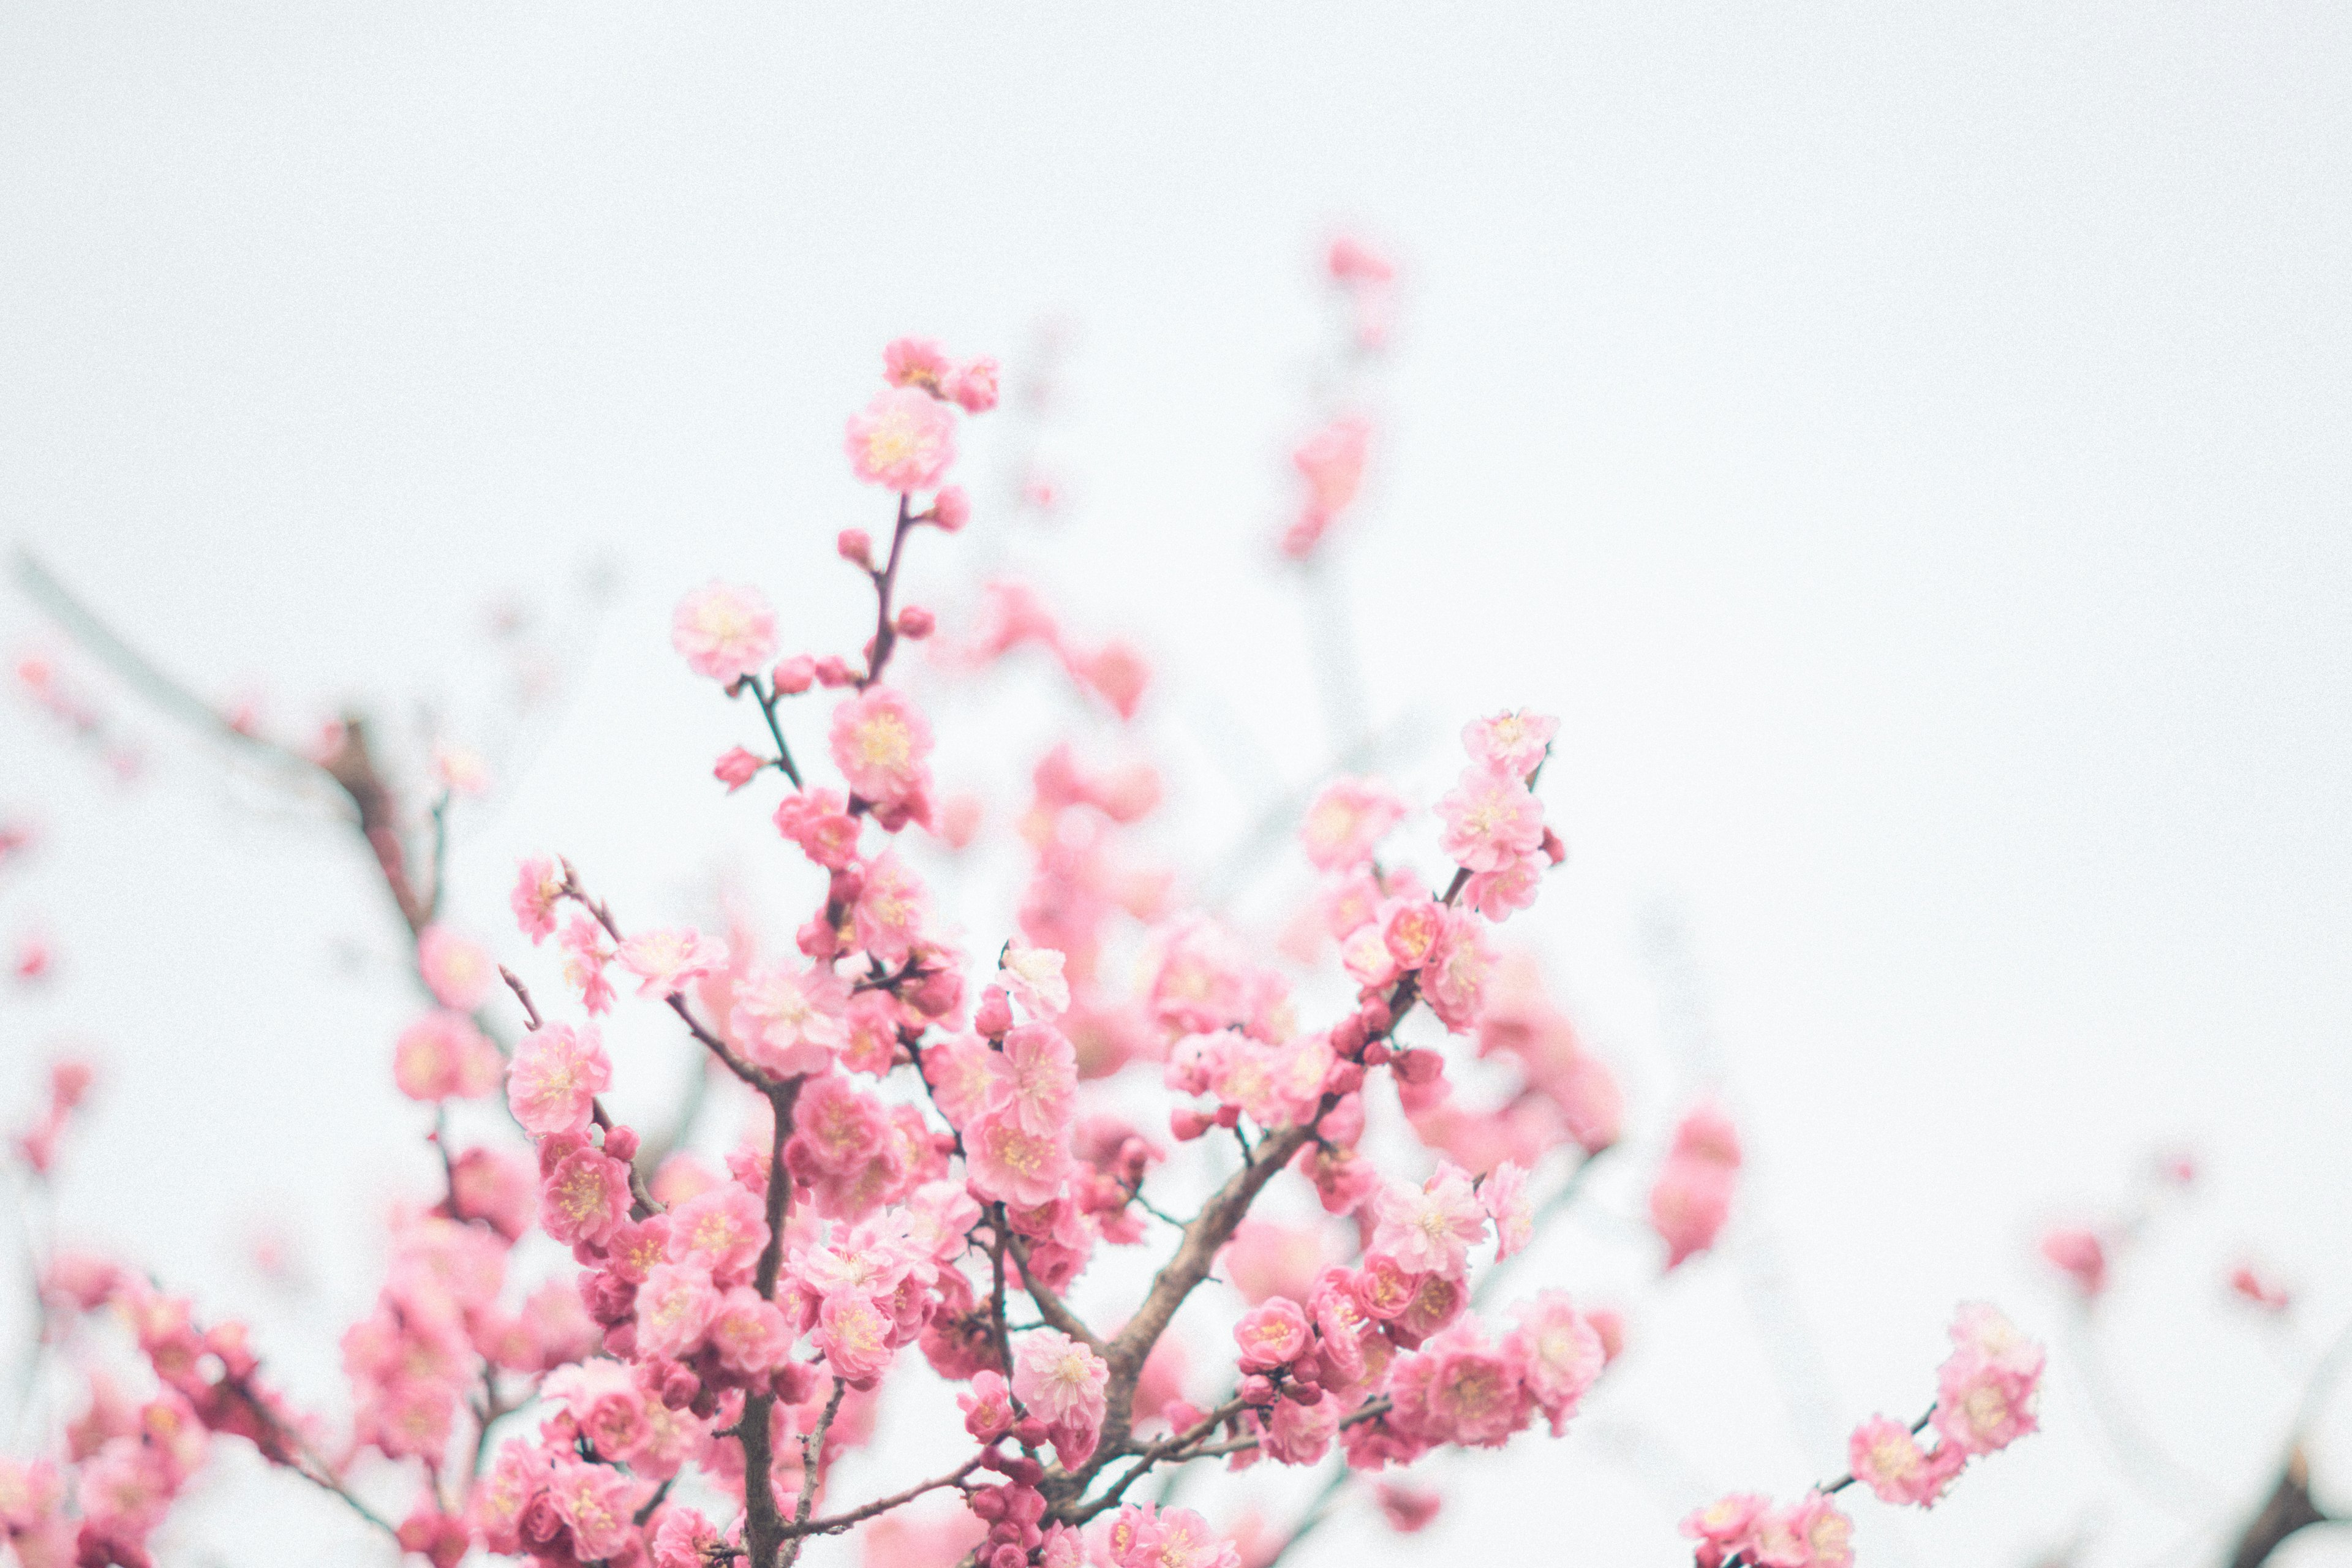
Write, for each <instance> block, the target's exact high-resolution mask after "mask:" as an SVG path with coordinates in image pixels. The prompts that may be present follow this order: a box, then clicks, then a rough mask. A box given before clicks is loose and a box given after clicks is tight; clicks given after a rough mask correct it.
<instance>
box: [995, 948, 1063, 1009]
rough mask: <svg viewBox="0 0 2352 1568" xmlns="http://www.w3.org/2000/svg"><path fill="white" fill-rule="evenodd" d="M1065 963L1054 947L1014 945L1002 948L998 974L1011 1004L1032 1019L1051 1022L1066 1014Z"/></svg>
mask: <svg viewBox="0 0 2352 1568" xmlns="http://www.w3.org/2000/svg"><path fill="white" fill-rule="evenodd" d="M1067 962H1068V961H1067V960H1066V958H1065V957H1064V956H1063V955H1062V954H1061V953H1060V952H1056V951H1055V949H1053V948H1050V947H1023V946H1022V945H1020V944H1019V943H1018V942H1013V943H1009V944H1008V945H1007V946H1006V947H1005V949H1004V956H1003V965H1002V967H1001V968H1000V970H999V971H998V973H1000V974H1001V975H1002V976H1003V985H1004V988H1005V990H1006V991H1008V992H1010V993H1011V994H1012V996H1013V1000H1014V1001H1016V1002H1018V1003H1020V1004H1021V1005H1023V1006H1024V1007H1026V1008H1027V1009H1029V1013H1030V1016H1032V1017H1035V1018H1039V1019H1043V1020H1046V1021H1048V1022H1050V1021H1051V1020H1053V1019H1055V1018H1058V1017H1060V1016H1062V1015H1063V1014H1064V1013H1066V1012H1067V1011H1069V1007H1070V983H1069V981H1068V979H1067V978H1066V977H1065V975H1064V973H1063V971H1064V968H1065V967H1066V963H1067Z"/></svg>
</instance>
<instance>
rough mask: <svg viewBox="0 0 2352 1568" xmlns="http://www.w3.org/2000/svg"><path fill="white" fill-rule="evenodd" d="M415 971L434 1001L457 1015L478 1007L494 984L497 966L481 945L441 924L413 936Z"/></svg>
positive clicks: (427, 927) (428, 927)
mask: <svg viewBox="0 0 2352 1568" xmlns="http://www.w3.org/2000/svg"><path fill="white" fill-rule="evenodd" d="M416 972H417V973H419V974H420V975H422V976H424V979H425V989H426V990H428V991H430V992H432V993H433V999H434V1000H435V1001H436V1002H438V1003H440V1004H441V1005H443V1006H444V1007H448V1008H453V1009H455V1010H456V1011H457V1012H460V1013H470V1012H472V1011H473V1010H474V1009H475V1008H477V1007H478V1006H480V1005H482V1003H483V1001H484V1000H485V999H487V998H488V995H489V994H490V987H491V986H493V985H495V984H498V966H497V965H495V964H493V963H491V962H490V955H489V954H488V952H484V951H483V950H482V947H481V944H480V943H478V942H468V941H467V940H466V939H465V938H464V937H462V936H459V935H458V934H457V932H456V931H451V930H450V929H449V928H448V927H447V926H443V925H429V926H426V927H425V929H424V930H423V931H418V932H417V933H416Z"/></svg>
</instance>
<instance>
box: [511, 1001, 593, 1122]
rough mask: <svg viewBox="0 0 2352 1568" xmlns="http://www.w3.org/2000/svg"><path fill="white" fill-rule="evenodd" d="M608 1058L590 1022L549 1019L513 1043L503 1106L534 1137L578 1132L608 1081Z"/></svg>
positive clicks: (586, 1120)
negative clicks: (578, 1025) (551, 1021)
mask: <svg viewBox="0 0 2352 1568" xmlns="http://www.w3.org/2000/svg"><path fill="white" fill-rule="evenodd" d="M612 1081H613V1064H612V1063H611V1061H610V1060H608V1059H607V1058H605V1055H604V1044H603V1042H602V1041H600V1040H599V1039H598V1038H597V1036H596V1030H595V1028H594V1027H593V1026H582V1027H581V1028H579V1029H576V1030H575V1029H573V1028H572V1026H570V1025H568V1024H551V1025H549V1026H547V1027H545V1028H542V1029H534V1030H532V1031H531V1032H530V1034H527V1035H525V1036H524V1037H522V1043H521V1044H520V1045H519V1046H517V1047H515V1054H514V1059H513V1060H512V1061H511V1062H510V1063H509V1065H508V1068H507V1106H508V1108H509V1110H512V1111H513V1112H514V1118H515V1120H516V1121H519V1122H520V1123H521V1124H522V1128H523V1131H526V1132H529V1133H530V1134H532V1135H533V1136H534V1137H540V1138H544V1137H547V1136H549V1135H550V1134H551V1133H562V1132H579V1131H584V1130H585V1129H586V1128H587V1126H588V1113H589V1110H590V1109H591V1108H592V1107H593V1105H594V1103H595V1100H596V1096H597V1095H599V1094H601V1093H603V1092H604V1089H607V1088H608V1087H610V1086H611V1084H612Z"/></svg>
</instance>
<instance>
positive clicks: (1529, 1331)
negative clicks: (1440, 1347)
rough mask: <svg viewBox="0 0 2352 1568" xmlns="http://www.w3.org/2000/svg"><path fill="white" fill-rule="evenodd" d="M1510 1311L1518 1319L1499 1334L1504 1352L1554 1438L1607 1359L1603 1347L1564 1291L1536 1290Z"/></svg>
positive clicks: (1564, 1425) (1594, 1329)
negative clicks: (1528, 1299)
mask: <svg viewBox="0 0 2352 1568" xmlns="http://www.w3.org/2000/svg"><path fill="white" fill-rule="evenodd" d="M1513 1313H1514V1315H1515V1316H1516V1318H1517V1322H1516V1323H1515V1324H1514V1325H1513V1327H1512V1329H1511V1331H1510V1332H1509V1333H1507V1334H1506V1335H1504V1336H1503V1353H1504V1354H1505V1355H1506V1356H1507V1357H1508V1358H1509V1359H1510V1363H1511V1365H1512V1367H1513V1368H1514V1370H1516V1371H1517V1373H1518V1376H1519V1382H1520V1384H1521V1386H1523V1387H1524V1388H1526V1390H1527V1391H1528V1398H1530V1399H1532V1400H1533V1401H1534V1402H1535V1405H1536V1408H1537V1409H1538V1410H1540V1411H1542V1412H1543V1413H1544V1415H1545V1416H1546V1417H1547V1418H1548V1419H1549V1421H1550V1422H1551V1432H1552V1436H1555V1437H1557V1436H1560V1434H1561V1433H1563V1432H1565V1431H1566V1430H1567V1429H1568V1421H1569V1417H1570V1416H1571V1415H1575V1414H1576V1408H1577V1405H1579V1404H1580V1403H1581V1402H1582V1400H1583V1398H1584V1394H1585V1390H1587V1389H1589V1388H1591V1386H1592V1384H1593V1382H1594V1380H1596V1379H1597V1378H1599V1377H1600V1375H1601V1369H1602V1368H1603V1367H1605V1366H1607V1365H1608V1364H1609V1353H1608V1349H1607V1347H1606V1346H1605V1345H1604V1344H1603V1343H1602V1342H1601V1332H1600V1331H1599V1330H1598V1329H1596V1328H1595V1327H1594V1326H1593V1325H1592V1322H1591V1320H1590V1319H1588V1318H1586V1317H1585V1316H1584V1315H1583V1314H1582V1313H1580V1312H1579V1311H1577V1310H1576V1309H1575V1308H1574V1307H1573V1306H1571V1305H1570V1303H1569V1299H1568V1295H1567V1293H1566V1292H1565V1291H1560V1290H1543V1291H1539V1292H1538V1293H1537V1295H1536V1298H1535V1300H1532V1301H1523V1302H1521V1303H1519V1304H1518V1305H1517V1307H1515V1308H1514V1309H1513Z"/></svg>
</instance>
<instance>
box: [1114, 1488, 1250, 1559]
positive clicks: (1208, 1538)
mask: <svg viewBox="0 0 2352 1568" xmlns="http://www.w3.org/2000/svg"><path fill="white" fill-rule="evenodd" d="M1130 1516H1131V1517H1130ZM1122 1526H1123V1527H1124V1528H1122ZM1109 1545H1110V1552H1111V1561H1112V1563H1115V1564H1116V1565H1117V1568H1242V1554H1241V1549H1240V1548H1239V1547H1237V1546H1235V1545H1234V1543H1233V1542H1230V1541H1227V1540H1225V1539H1223V1537H1221V1536H1219V1535H1218V1534H1217V1532H1216V1531H1213V1530H1212V1529H1210V1528H1209V1521H1207V1520H1205V1519H1202V1517H1201V1516H1200V1515H1199V1514H1197V1513H1194V1512H1193V1511H1192V1510H1191V1509H1189V1508H1163V1509H1158V1510H1154V1509H1152V1508H1151V1507H1150V1505H1148V1504H1147V1505H1146V1506H1144V1507H1142V1508H1137V1509H1122V1510H1119V1515H1118V1518H1117V1519H1115V1520H1113V1521H1112V1523H1111V1529H1110V1533H1109Z"/></svg>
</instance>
